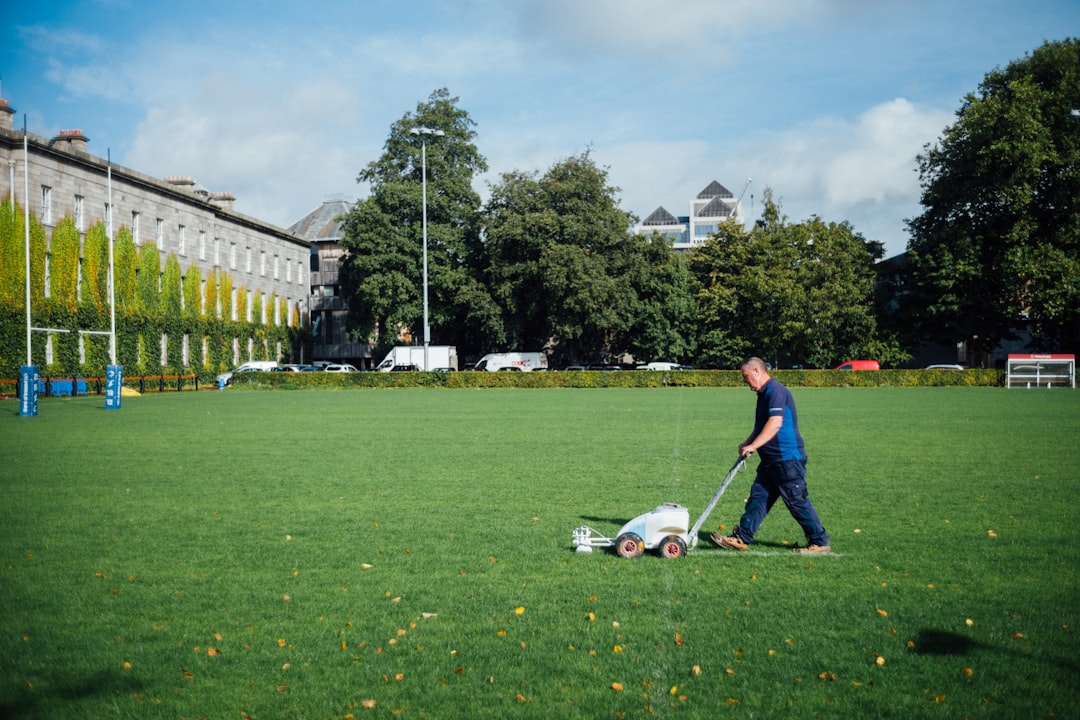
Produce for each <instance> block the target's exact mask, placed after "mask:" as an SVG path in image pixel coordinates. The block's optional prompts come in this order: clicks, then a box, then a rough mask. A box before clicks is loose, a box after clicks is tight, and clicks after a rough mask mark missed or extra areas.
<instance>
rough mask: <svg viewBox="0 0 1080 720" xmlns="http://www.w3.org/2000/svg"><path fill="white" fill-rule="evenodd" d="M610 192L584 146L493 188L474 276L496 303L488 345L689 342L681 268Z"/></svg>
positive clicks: (571, 358)
mask: <svg viewBox="0 0 1080 720" xmlns="http://www.w3.org/2000/svg"><path fill="white" fill-rule="evenodd" d="M617 193H618V188H615V187H612V186H611V185H610V184H609V183H608V174H607V171H606V170H605V169H603V168H600V167H598V166H597V165H596V164H595V163H594V162H593V160H592V158H590V157H589V153H588V152H585V153H582V154H581V155H577V156H573V157H570V158H567V159H566V160H564V161H562V162H559V163H556V164H555V165H554V166H553V167H552V168H551V169H549V170H548V171H547V172H546V173H544V174H543V175H538V174H537V173H523V172H512V173H507V174H504V175H503V177H502V180H501V182H499V183H497V184H496V185H495V186H494V187H493V188H492V193H491V199H490V200H489V202H488V204H487V206H486V208H485V235H484V246H483V260H482V262H481V265H480V267H481V271H480V276H479V277H480V278H481V282H482V283H483V284H484V285H485V286H486V287H487V288H488V289H489V291H490V294H491V296H492V297H493V298H494V299H495V301H496V303H497V305H498V306H499V307H500V308H502V313H501V322H499V323H493V325H494V326H495V328H496V329H497V330H498V331H499V332H495V333H493V334H492V336H491V337H492V341H493V342H492V345H494V346H496V347H501V348H505V349H537V348H545V347H546V348H550V349H551V350H552V352H553V354H554V355H555V357H556V358H557V359H558V360H561V361H564V362H569V363H574V362H579V361H592V360H604V359H608V358H613V357H618V356H621V355H622V354H623V353H626V352H634V353H635V354H636V355H638V356H642V357H645V358H649V359H651V358H654V357H678V358H682V357H685V356H686V355H687V354H688V353H689V352H690V350H691V349H692V345H689V344H687V337H688V336H689V335H692V333H691V332H690V330H689V321H690V319H691V317H692V315H691V314H690V313H689V312H688V308H689V307H690V303H691V298H692V293H691V292H690V290H689V287H690V285H689V276H688V275H687V274H686V273H685V271H683V272H682V273H681V274H680V268H681V265H680V263H679V262H678V260H677V259H676V258H674V257H673V256H672V251H671V249H670V247H669V246H668V245H667V244H666V243H660V244H654V240H653V239H652V238H643V237H639V236H636V235H633V234H632V233H631V232H630V227H631V225H632V223H633V221H634V218H633V216H632V215H631V214H630V213H628V212H626V211H624V210H622V209H620V208H619V203H618V199H617Z"/></svg>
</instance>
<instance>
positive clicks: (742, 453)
mask: <svg viewBox="0 0 1080 720" xmlns="http://www.w3.org/2000/svg"><path fill="white" fill-rule="evenodd" d="M783 424H784V417H783V416H782V415H773V416H772V417H770V418H769V419H768V420H766V421H765V427H763V428H761V432H759V433H758V434H757V437H749V438H747V439H746V442H744V443H743V444H742V445H740V446H739V457H743V458H744V457H749V456H750V455H753V454H754V452H755V451H757V449H758V448H759V447H761V446H762V445H764V444H765V443H767V442H769V441H770V440H772V439H773V438H774V437H776V433H778V432H780V426H781V425H783Z"/></svg>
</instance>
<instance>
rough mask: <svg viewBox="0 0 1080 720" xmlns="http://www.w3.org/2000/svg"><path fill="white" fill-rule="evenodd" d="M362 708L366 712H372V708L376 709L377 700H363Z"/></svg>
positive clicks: (361, 702)
mask: <svg viewBox="0 0 1080 720" xmlns="http://www.w3.org/2000/svg"><path fill="white" fill-rule="evenodd" d="M360 707H362V708H364V709H365V710H370V709H371V708H373V707H375V699H374V698H368V699H367V700H361V701H360Z"/></svg>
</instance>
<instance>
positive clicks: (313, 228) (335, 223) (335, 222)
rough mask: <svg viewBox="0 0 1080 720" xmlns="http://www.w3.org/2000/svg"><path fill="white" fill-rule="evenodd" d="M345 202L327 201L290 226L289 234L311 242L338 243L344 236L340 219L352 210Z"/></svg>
mask: <svg viewBox="0 0 1080 720" xmlns="http://www.w3.org/2000/svg"><path fill="white" fill-rule="evenodd" d="M351 207H352V206H351V205H349V203H347V202H345V201H344V200H327V201H325V202H323V204H322V205H320V206H319V207H317V208H315V209H314V210H312V211H311V212H309V213H308V214H307V215H305V216H304V217H302V218H301V219H299V220H297V221H296V222H295V223H293V224H292V225H290V226H289V232H291V233H292V234H293V235H298V236H300V237H302V238H304V239H306V240H308V241H310V242H338V241H340V240H341V238H342V237H343V236H344V231H343V230H342V227H341V221H340V220H339V219H338V218H340V217H341V216H342V215H345V214H346V213H348V212H349V210H350V209H351Z"/></svg>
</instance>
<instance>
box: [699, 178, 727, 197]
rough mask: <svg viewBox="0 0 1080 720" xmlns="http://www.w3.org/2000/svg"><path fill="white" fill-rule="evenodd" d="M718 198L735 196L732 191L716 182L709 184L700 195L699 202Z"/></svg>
mask: <svg viewBox="0 0 1080 720" xmlns="http://www.w3.org/2000/svg"><path fill="white" fill-rule="evenodd" d="M716 197H722V198H731V197H735V196H734V195H732V194H731V191H730V190H728V189H727V188H726V187H724V186H723V185H721V184H720V183H718V182H716V181H715V180H713V181H712V182H711V183H709V184H708V185H707V186H706V187H705V189H704V190H702V191H701V192H699V193H698V200H708V199H710V198H716Z"/></svg>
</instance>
